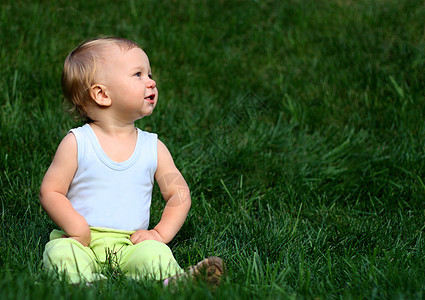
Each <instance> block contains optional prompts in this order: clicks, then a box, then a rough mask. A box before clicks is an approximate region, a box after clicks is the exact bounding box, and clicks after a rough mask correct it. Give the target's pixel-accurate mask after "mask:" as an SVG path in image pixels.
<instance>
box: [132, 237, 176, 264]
mask: <svg viewBox="0 0 425 300" xmlns="http://www.w3.org/2000/svg"><path fill="white" fill-rule="evenodd" d="M135 246H136V247H137V249H136V251H137V252H139V253H143V256H144V257H145V258H146V259H147V260H149V259H154V258H157V257H164V258H165V257H173V253H172V252H171V249H170V248H169V247H168V246H167V245H166V244H164V243H161V242H158V241H154V240H148V241H143V242H141V243H139V244H137V245H135ZM136 251H135V252H136Z"/></svg>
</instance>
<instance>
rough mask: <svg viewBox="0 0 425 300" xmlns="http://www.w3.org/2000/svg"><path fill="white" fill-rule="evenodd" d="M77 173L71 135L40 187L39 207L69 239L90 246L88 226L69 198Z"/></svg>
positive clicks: (56, 155) (75, 146) (62, 146)
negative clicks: (70, 186) (68, 194)
mask: <svg viewBox="0 0 425 300" xmlns="http://www.w3.org/2000/svg"><path fill="white" fill-rule="evenodd" d="M76 170H77V141H76V139H75V137H74V135H73V134H72V133H70V134H68V135H67V136H65V138H64V139H63V140H62V142H61V143H60V145H59V147H58V150H57V151H56V154H55V157H54V159H53V162H52V164H51V165H50V167H49V169H48V170H47V172H46V175H45V176H44V179H43V182H42V183H41V188H40V203H41V205H42V206H43V208H44V210H45V211H46V212H47V214H48V215H49V217H50V218H51V219H52V220H53V221H54V222H55V223H56V224H57V225H58V226H59V227H61V228H62V229H63V230H64V231H65V233H66V234H67V235H68V236H69V237H70V238H73V239H75V240H77V241H78V242H80V243H81V244H83V245H84V246H88V244H89V243H90V239H91V233H90V228H89V225H88V224H87V221H86V219H85V218H84V217H83V216H81V215H80V214H79V213H78V212H77V211H75V209H74V208H73V207H72V205H71V202H69V200H68V198H66V194H67V192H68V188H69V185H70V184H71V181H72V178H73V177H74V175H75V172H76Z"/></svg>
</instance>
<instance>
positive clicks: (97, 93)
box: [90, 83, 112, 106]
mask: <svg viewBox="0 0 425 300" xmlns="http://www.w3.org/2000/svg"><path fill="white" fill-rule="evenodd" d="M90 96H91V97H92V99H93V100H94V102H96V103H97V104H98V105H100V106H110V105H111V103H112V101H111V98H110V97H109V96H108V93H106V89H105V86H104V85H102V84H97V83H95V84H93V85H92V86H91V87H90Z"/></svg>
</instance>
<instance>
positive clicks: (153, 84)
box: [146, 78, 156, 89]
mask: <svg viewBox="0 0 425 300" xmlns="http://www.w3.org/2000/svg"><path fill="white" fill-rule="evenodd" d="M146 87H148V88H151V89H154V88H155V87H156V82H155V80H153V79H151V78H148V81H147V82H146Z"/></svg>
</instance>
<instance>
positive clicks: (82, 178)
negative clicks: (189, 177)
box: [40, 37, 224, 285]
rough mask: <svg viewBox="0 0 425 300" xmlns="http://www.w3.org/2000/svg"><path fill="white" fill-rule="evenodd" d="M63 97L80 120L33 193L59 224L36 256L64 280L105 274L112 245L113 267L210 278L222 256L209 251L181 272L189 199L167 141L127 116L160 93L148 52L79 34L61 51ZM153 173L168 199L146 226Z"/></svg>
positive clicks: (169, 277) (141, 112)
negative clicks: (181, 236)
mask: <svg viewBox="0 0 425 300" xmlns="http://www.w3.org/2000/svg"><path fill="white" fill-rule="evenodd" d="M62 88H63V92H64V95H65V98H66V99H67V100H69V101H70V102H71V104H72V106H73V109H74V110H75V111H76V112H77V113H78V114H79V115H80V116H81V117H82V118H83V119H84V120H85V121H86V124H85V125H84V126H82V127H79V128H74V129H72V130H70V132H69V133H68V134H67V135H66V136H65V138H64V139H63V140H62V142H61V143H60V145H59V147H58V149H57V152H56V154H55V157H54V159H53V162H52V164H51V165H50V167H49V169H48V170H47V173H46V174H45V177H44V179H43V182H42V184H41V189H40V202H41V205H42V206H43V208H44V210H45V211H46V212H47V214H48V215H49V217H50V218H51V219H52V220H53V221H54V222H55V223H56V224H57V225H58V226H59V227H60V228H61V229H62V230H54V231H53V232H52V233H51V234H50V241H49V242H48V243H47V245H46V248H45V251H44V254H43V264H44V266H45V268H46V269H48V270H58V271H59V272H61V273H65V274H66V275H67V278H68V279H69V281H70V282H71V283H80V282H92V281H94V280H98V279H102V278H105V276H104V275H102V274H101V273H100V270H101V266H102V265H104V264H106V263H107V259H108V257H110V255H111V253H112V254H114V258H115V263H116V265H115V267H116V268H119V269H120V270H121V271H122V272H124V273H125V274H126V275H127V276H130V277H132V278H136V279H154V280H163V281H164V284H165V285H166V284H168V283H169V282H170V281H173V280H175V279H177V278H180V277H183V278H192V277H193V278H195V279H203V280H206V281H207V282H208V283H211V284H213V285H217V284H219V283H220V279H221V276H222V275H223V274H224V266H223V262H222V260H221V259H220V258H218V257H209V258H206V259H204V260H202V261H201V262H199V263H198V264H197V265H195V266H193V267H190V268H189V270H188V271H186V272H184V271H183V270H182V268H180V266H179V265H178V263H177V262H176V260H175V258H174V256H173V254H172V252H171V250H170V248H169V247H168V246H167V245H166V244H167V243H169V242H170V241H171V240H172V239H173V238H174V236H175V235H176V234H177V232H178V231H179V230H180V228H181V227H182V225H183V223H184V221H185V219H186V216H187V213H188V211H189V209H190V206H191V198H190V191H189V188H188V186H187V183H186V181H185V179H184V178H183V176H182V175H181V173H180V172H179V170H178V169H177V168H176V166H175V165H174V162H173V159H172V157H171V154H170V152H169V151H168V149H167V147H166V146H165V145H164V144H163V143H162V142H161V141H160V140H159V139H158V138H157V135H156V134H154V133H149V132H145V131H142V130H140V129H138V128H136V127H135V125H134V122H135V121H136V120H138V119H141V118H143V117H145V116H149V115H150V114H151V113H152V112H153V110H154V108H155V106H156V104H157V101H158V89H157V87H156V82H155V81H154V80H153V79H152V72H151V68H150V65H149V59H148V57H147V55H146V53H145V52H144V51H143V50H142V49H141V48H140V47H139V46H138V45H137V44H136V43H135V42H133V41H130V40H127V39H123V38H114V37H108V38H98V39H93V40H89V41H86V42H84V43H82V44H81V45H79V46H78V47H77V48H76V49H74V50H73V51H72V52H71V53H70V54H69V55H68V57H67V58H66V60H65V64H64V69H63V73H62ZM154 179H156V181H157V183H158V186H159V188H160V190H161V194H162V195H163V198H164V200H165V201H166V205H165V208H164V211H163V213H162V217H161V220H160V222H159V223H158V224H157V225H156V226H155V227H154V228H153V229H151V230H148V226H149V216H150V205H151V197H152V189H153V184H154Z"/></svg>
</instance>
